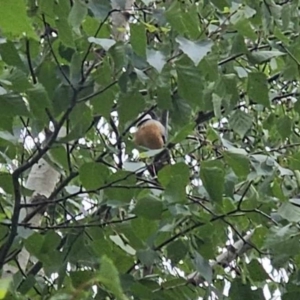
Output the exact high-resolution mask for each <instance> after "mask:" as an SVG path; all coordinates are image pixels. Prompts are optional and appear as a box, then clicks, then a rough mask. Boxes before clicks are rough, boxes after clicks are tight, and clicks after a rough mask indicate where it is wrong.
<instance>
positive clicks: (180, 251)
mask: <svg viewBox="0 0 300 300" xmlns="http://www.w3.org/2000/svg"><path fill="white" fill-rule="evenodd" d="M167 252H168V258H169V259H170V260H171V261H172V263H173V264H177V263H178V262H179V261H180V260H182V259H184V257H185V256H186V254H187V253H188V248H187V246H186V244H185V243H184V242H183V241H182V240H180V239H179V240H176V241H174V242H172V243H170V244H169V245H168V246H167Z"/></svg>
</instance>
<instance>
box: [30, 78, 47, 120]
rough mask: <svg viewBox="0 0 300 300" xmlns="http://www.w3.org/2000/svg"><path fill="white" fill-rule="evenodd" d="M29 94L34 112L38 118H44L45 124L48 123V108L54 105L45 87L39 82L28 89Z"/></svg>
mask: <svg viewBox="0 0 300 300" xmlns="http://www.w3.org/2000/svg"><path fill="white" fill-rule="evenodd" d="M27 95H28V102H29V106H30V111H31V112H32V114H33V115H34V116H35V117H36V118H37V119H38V120H42V121H43V122H44V124H48V122H49V117H48V115H47V113H46V109H51V107H52V106H51V102H50V100H49V98H48V94H47V92H46V90H45V88H44V87H43V86H42V85H41V84H39V83H38V84H36V85H35V86H34V87H33V88H30V89H28V90H27Z"/></svg>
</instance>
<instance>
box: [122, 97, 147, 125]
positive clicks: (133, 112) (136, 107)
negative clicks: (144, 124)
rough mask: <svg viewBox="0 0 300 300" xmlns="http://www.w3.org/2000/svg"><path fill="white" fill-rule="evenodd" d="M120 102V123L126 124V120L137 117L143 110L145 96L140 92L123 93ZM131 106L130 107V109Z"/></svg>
mask: <svg viewBox="0 0 300 300" xmlns="http://www.w3.org/2000/svg"><path fill="white" fill-rule="evenodd" d="M119 104H120V106H119V110H118V112H119V118H120V124H121V126H124V125H125V123H126V122H128V121H131V120H134V119H136V117H137V116H138V114H139V113H141V112H142V111H143V108H144V98H143V97H142V95H141V94H140V93H138V92H136V93H127V94H121V95H120V101H119ZM129 107H130V109H128V108H129Z"/></svg>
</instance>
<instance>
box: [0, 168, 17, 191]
mask: <svg viewBox="0 0 300 300" xmlns="http://www.w3.org/2000/svg"><path fill="white" fill-rule="evenodd" d="M0 184H1V188H2V189H3V190H4V191H5V192H6V193H8V194H11V195H12V194H13V192H14V187H13V181H12V177H11V174H10V173H6V172H0Z"/></svg>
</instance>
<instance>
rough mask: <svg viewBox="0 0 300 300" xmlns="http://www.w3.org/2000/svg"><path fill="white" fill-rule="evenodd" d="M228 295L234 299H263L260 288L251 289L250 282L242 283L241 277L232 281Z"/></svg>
mask: <svg viewBox="0 0 300 300" xmlns="http://www.w3.org/2000/svg"><path fill="white" fill-rule="evenodd" d="M229 296H230V299H234V300H244V299H247V300H265V297H264V295H263V291H262V289H257V290H252V289H251V286H250V284H244V283H243V282H242V279H241V278H236V279H235V280H234V281H233V282H232V285H231V287H230V291H229Z"/></svg>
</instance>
